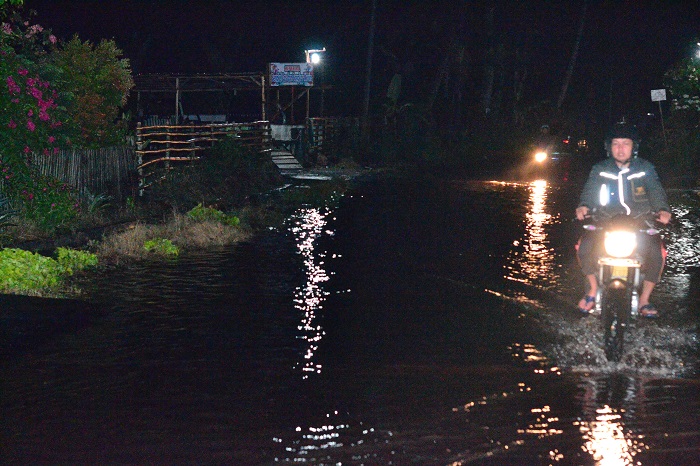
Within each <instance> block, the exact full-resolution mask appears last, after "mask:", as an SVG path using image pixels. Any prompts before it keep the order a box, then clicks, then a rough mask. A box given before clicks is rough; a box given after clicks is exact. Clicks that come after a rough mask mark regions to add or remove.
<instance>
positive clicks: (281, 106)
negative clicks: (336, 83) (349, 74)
mask: <svg viewBox="0 0 700 466" xmlns="http://www.w3.org/2000/svg"><path fill="white" fill-rule="evenodd" d="M134 82H135V87H134V92H135V94H136V99H137V102H136V112H137V115H139V117H141V116H142V115H147V114H148V113H149V112H148V111H147V110H148V109H147V107H148V103H147V102H145V98H144V97H145V95H147V94H148V95H154V94H155V95H159V96H160V98H162V97H164V96H170V95H172V101H171V103H170V104H169V109H164V110H163V111H164V112H166V114H168V115H173V116H174V121H171V122H170V123H171V124H178V123H181V122H182V120H183V116H184V115H187V114H188V113H189V112H185V111H184V109H183V104H182V101H183V95H184V94H189V93H200V94H202V93H224V94H226V93H228V94H229V95H231V96H236V95H239V94H248V95H249V96H252V97H254V98H255V104H254V105H255V108H254V109H253V108H246V109H244V110H245V111H246V112H250V113H251V115H250V117H249V118H247V119H246V120H247V121H261V120H267V121H271V122H280V123H285V124H294V123H295V121H301V120H304V119H305V118H309V117H310V116H311V115H310V113H311V111H310V105H311V102H310V95H311V92H312V90H316V91H318V92H320V97H321V99H320V100H321V105H320V116H323V95H324V93H325V91H326V90H327V89H328V88H329V86H314V87H306V86H281V87H272V86H270V80H269V76H268V75H267V74H266V73H263V72H258V73H216V74H168V73H162V74H139V75H136V76H135V77H134ZM255 96H257V97H255ZM299 101H301V102H303V104H302V106H301V107H302V110H303V113H304V114H303V116H296V115H295V111H296V112H297V113H298V112H299V107H300V106H297V108H296V109H295V103H296V102H299ZM247 106H248V107H252V106H253V103H252V101H250V102H248V103H247ZM212 107H213V105H212ZM139 119H140V118H139Z"/></svg>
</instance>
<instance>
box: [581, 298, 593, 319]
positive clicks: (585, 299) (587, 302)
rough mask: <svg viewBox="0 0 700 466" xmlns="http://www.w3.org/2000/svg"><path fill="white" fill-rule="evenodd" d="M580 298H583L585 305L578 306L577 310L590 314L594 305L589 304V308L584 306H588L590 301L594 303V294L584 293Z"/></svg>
mask: <svg viewBox="0 0 700 466" xmlns="http://www.w3.org/2000/svg"><path fill="white" fill-rule="evenodd" d="M581 299H583V300H584V301H585V302H586V303H585V304H584V306H585V307H580V306H579V308H578V311H579V312H580V313H581V314H591V313H592V312H593V309H594V308H595V306H591V308H590V309H586V307H588V306H589V305H590V304H591V303H593V304H595V296H590V295H586V296H584V297H583V298H581Z"/></svg>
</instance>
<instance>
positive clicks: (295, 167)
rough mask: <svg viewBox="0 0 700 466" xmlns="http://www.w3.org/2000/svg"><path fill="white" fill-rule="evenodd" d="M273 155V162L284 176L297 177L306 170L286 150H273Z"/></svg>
mask: <svg viewBox="0 0 700 466" xmlns="http://www.w3.org/2000/svg"><path fill="white" fill-rule="evenodd" d="M271 155H272V161H273V162H274V163H275V165H277V168H279V169H280V173H281V174H282V175H283V176H293V175H297V174H299V172H301V171H302V170H303V169H304V167H302V166H301V164H300V163H299V161H298V160H297V159H296V158H294V156H293V155H292V153H291V152H290V151H288V150H286V149H284V148H276V149H273V151H272V152H271Z"/></svg>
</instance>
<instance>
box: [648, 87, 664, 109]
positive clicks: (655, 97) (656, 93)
mask: <svg viewBox="0 0 700 466" xmlns="http://www.w3.org/2000/svg"><path fill="white" fill-rule="evenodd" d="M662 100H666V89H652V91H651V101H652V102H660V101H662ZM659 105H661V104H659Z"/></svg>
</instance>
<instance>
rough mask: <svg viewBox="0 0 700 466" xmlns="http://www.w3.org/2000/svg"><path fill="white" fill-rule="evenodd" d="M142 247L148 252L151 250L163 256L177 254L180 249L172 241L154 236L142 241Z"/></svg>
mask: <svg viewBox="0 0 700 466" xmlns="http://www.w3.org/2000/svg"><path fill="white" fill-rule="evenodd" d="M143 248H144V249H145V250H146V251H148V252H153V253H156V254H160V255H163V256H177V255H179V254H180V249H179V248H178V247H177V246H176V245H174V244H173V242H172V241H170V240H169V239H165V238H155V239H151V240H148V241H146V242H145V243H144V245H143Z"/></svg>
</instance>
